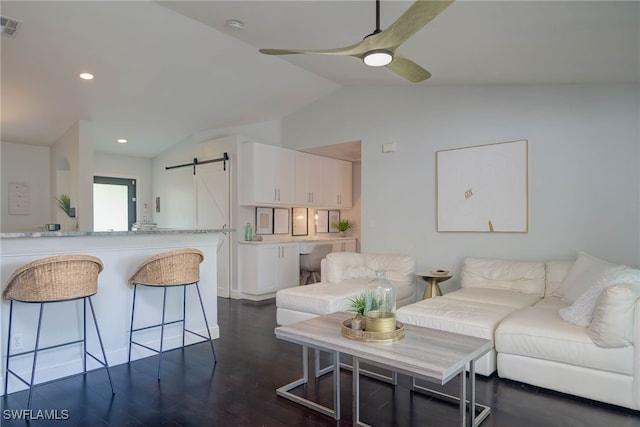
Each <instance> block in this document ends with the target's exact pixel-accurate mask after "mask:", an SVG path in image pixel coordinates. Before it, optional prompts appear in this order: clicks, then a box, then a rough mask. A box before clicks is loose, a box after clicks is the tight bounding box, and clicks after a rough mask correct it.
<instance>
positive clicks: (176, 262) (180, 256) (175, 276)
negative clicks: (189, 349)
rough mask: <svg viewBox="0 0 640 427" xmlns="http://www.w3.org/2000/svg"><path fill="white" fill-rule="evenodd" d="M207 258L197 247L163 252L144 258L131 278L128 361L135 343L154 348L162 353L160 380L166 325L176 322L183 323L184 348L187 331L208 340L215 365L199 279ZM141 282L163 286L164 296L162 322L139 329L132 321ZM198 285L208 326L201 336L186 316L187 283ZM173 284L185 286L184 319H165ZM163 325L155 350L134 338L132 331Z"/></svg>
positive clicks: (159, 362) (206, 322) (199, 299)
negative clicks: (169, 293) (168, 292)
mask: <svg viewBox="0 0 640 427" xmlns="http://www.w3.org/2000/svg"><path fill="white" fill-rule="evenodd" d="M203 260H204V255H203V254H202V252H200V251H199V250H198V249H191V248H189V249H178V250H175V251H168V252H162V253H160V254H158V255H155V256H152V257H151V258H148V259H147V260H145V261H144V262H143V263H142V264H140V266H139V267H138V270H137V271H136V272H135V273H134V274H133V276H131V278H130V279H129V284H131V285H133V306H132V308H131V328H130V329H129V362H131V347H132V344H135V345H138V346H140V347H143V348H145V349H147V350H150V351H153V352H154V353H156V354H159V358H158V359H159V360H158V380H159V379H160V371H161V369H162V352H163V346H164V328H165V326H166V325H171V324H175V323H182V347H183V348H184V346H185V333H186V332H189V333H190V334H193V335H196V336H198V337H200V338H203V341H200V342H204V341H209V344H210V345H211V353H212V354H213V363H214V365H215V364H216V362H217V359H216V351H215V349H214V348H213V340H212V338H211V332H210V331H209V322H208V321H207V315H206V314H205V311H204V304H203V303H202V295H201V294H200V287H199V286H198V282H199V281H200V263H201V262H202V261H203ZM138 285H142V286H151V287H161V288H163V298H162V322H161V323H158V324H155V325H149V326H144V327H140V328H135V329H134V327H133V323H134V322H133V320H134V315H135V311H136V291H137V289H138ZM189 285H195V287H196V291H197V294H198V301H199V302H200V308H201V310H202V317H203V318H204V324H205V327H206V329H207V336H204V335H201V334H199V333H197V332H195V331H192V330H189V329H187V328H186V322H185V315H186V306H187V286H189ZM173 286H181V287H182V318H180V319H178V320H172V321H168V322H167V321H166V307H167V288H169V287H173ZM157 327H160V349H159V350H156V349H154V348H151V347H149V346H148V345H145V344H142V343H140V342H136V341H134V340H133V333H134V332H138V331H143V330H147V329H151V328H157Z"/></svg>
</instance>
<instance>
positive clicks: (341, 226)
mask: <svg viewBox="0 0 640 427" xmlns="http://www.w3.org/2000/svg"><path fill="white" fill-rule="evenodd" d="M354 225H355V224H354V223H353V222H351V221H349V220H348V219H346V218H345V219H341V220H340V221H338V222H336V228H337V229H338V231H339V232H340V235H341V236H343V237H344V236H346V235H347V230H349V229H352V228H353V226H354Z"/></svg>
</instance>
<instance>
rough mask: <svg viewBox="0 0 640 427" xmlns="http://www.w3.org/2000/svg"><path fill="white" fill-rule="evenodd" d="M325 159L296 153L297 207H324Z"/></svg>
mask: <svg viewBox="0 0 640 427" xmlns="http://www.w3.org/2000/svg"><path fill="white" fill-rule="evenodd" d="M324 159H325V158H324V157H322V156H316V155H315V154H309V153H303V152H301V151H297V152H296V154H295V163H296V180H295V187H296V196H295V200H296V205H298V206H322V203H323V202H324V200H323V198H322V191H323V187H324V186H323V178H324V175H323V167H324Z"/></svg>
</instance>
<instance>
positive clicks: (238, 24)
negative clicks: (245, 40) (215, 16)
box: [227, 19, 244, 30]
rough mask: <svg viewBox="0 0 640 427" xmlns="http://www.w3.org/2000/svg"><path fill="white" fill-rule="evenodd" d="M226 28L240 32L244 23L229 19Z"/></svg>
mask: <svg viewBox="0 0 640 427" xmlns="http://www.w3.org/2000/svg"><path fill="white" fill-rule="evenodd" d="M227 27H229V28H233V29H234V30H241V29H243V28H244V22H242V21H238V20H237V19H229V20H228V21H227Z"/></svg>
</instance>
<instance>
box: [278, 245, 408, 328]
mask: <svg viewBox="0 0 640 427" xmlns="http://www.w3.org/2000/svg"><path fill="white" fill-rule="evenodd" d="M377 270H384V271H386V277H387V279H388V280H389V281H390V282H391V283H392V284H393V287H394V290H395V293H396V305H397V306H398V307H401V306H403V305H406V304H410V303H413V302H414V301H415V298H416V286H415V276H414V273H415V261H414V259H413V258H411V257H410V256H408V255H401V254H361V253H355V252H333V253H330V254H328V255H327V256H326V258H325V259H323V260H322V263H321V281H320V282H319V283H314V284H311V285H306V286H296V287H293V288H287V289H282V290H280V291H278V292H277V293H276V306H277V311H276V321H277V323H278V325H288V324H291V323H294V322H299V321H301V320H305V319H309V318H312V317H316V316H320V315H323V314H328V313H333V312H336V311H348V310H349V299H350V298H353V297H355V296H357V295H359V294H361V293H362V292H363V291H364V290H365V288H366V287H367V285H368V284H369V282H371V281H372V280H373V279H374V278H375V272H376V271H377Z"/></svg>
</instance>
